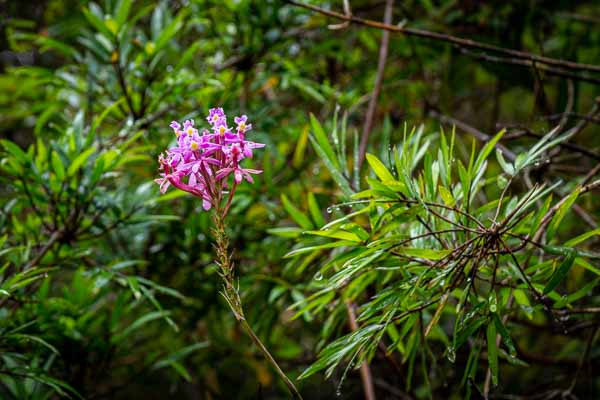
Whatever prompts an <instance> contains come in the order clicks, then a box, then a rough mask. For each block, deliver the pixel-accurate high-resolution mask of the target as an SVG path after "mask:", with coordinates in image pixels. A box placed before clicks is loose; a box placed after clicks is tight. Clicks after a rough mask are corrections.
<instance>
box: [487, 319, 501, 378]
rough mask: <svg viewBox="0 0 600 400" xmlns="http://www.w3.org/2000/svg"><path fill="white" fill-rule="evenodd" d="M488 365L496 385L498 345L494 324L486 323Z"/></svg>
mask: <svg viewBox="0 0 600 400" xmlns="http://www.w3.org/2000/svg"><path fill="white" fill-rule="evenodd" d="M486 337H487V349H488V354H487V357H488V365H489V367H490V372H491V373H492V382H493V383H494V386H496V385H498V346H497V345H496V324H494V323H493V322H490V323H488V326H487V329H486Z"/></svg>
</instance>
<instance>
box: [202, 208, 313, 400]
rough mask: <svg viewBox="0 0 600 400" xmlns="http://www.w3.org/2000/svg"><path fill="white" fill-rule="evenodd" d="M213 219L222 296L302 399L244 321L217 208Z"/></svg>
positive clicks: (276, 368) (223, 226)
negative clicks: (221, 281)
mask: <svg viewBox="0 0 600 400" xmlns="http://www.w3.org/2000/svg"><path fill="white" fill-rule="evenodd" d="M213 220H214V223H215V230H214V233H215V239H216V244H215V250H216V253H217V264H218V265H219V268H220V275H221V278H222V279H223V296H224V297H225V300H227V304H229V307H230V308H231V311H232V312H233V315H234V316H235V318H236V319H237V320H238V322H239V323H240V325H241V326H242V328H244V330H245V331H246V333H247V334H248V336H249V337H250V339H252V342H254V344H255V345H256V347H258V349H259V350H260V351H261V353H262V354H263V355H264V357H265V358H266V359H267V360H268V361H269V363H271V366H272V367H273V368H274V369H275V371H276V372H277V374H278V375H279V377H280V378H281V379H282V380H283V382H284V383H285V384H286V386H287V387H288V389H289V391H290V392H291V393H292V394H293V395H294V398H295V399H297V400H302V395H300V392H299V391H298V389H296V386H295V385H294V383H293V382H292V381H291V379H290V378H288V377H287V375H286V374H285V372H283V370H282V369H281V367H280V366H279V364H277V361H275V358H273V356H272V355H271V353H270V352H269V350H268V349H267V347H266V346H265V345H264V344H263V342H262V341H261V340H260V339H259V337H258V336H257V335H256V333H254V330H252V327H251V326H250V324H249V323H248V321H246V317H245V315H244V309H243V307H242V300H241V298H240V295H239V292H238V289H237V288H236V286H235V285H234V282H235V276H234V265H233V263H232V262H231V255H230V254H229V250H228V247H229V238H228V237H227V234H226V232H225V223H224V221H223V220H224V218H222V214H221V213H220V212H219V210H217V212H216V213H215V214H213Z"/></svg>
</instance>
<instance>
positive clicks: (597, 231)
mask: <svg viewBox="0 0 600 400" xmlns="http://www.w3.org/2000/svg"><path fill="white" fill-rule="evenodd" d="M598 235H600V228H598V229H594V230H591V231H589V232H586V233H584V234H582V235H579V236H577V237H574V238H573V239H571V240H568V241H567V242H565V247H573V246H576V245H578V244H579V243H581V242H585V241H586V240H588V239H589V238H591V237H592V236H598Z"/></svg>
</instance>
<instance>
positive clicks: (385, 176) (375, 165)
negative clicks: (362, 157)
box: [366, 153, 396, 183]
mask: <svg viewBox="0 0 600 400" xmlns="http://www.w3.org/2000/svg"><path fill="white" fill-rule="evenodd" d="M366 157H367V162H368V163H369V165H370V166H371V168H372V169H373V171H374V172H375V174H376V175H377V177H378V178H379V179H380V180H381V181H382V182H384V183H385V182H388V181H391V182H393V181H395V180H396V179H395V178H394V176H393V175H392V174H391V172H390V171H389V170H388V169H387V168H386V167H385V165H383V163H382V162H381V161H380V160H379V159H378V158H377V157H375V156H374V155H373V154H369V153H367V154H366Z"/></svg>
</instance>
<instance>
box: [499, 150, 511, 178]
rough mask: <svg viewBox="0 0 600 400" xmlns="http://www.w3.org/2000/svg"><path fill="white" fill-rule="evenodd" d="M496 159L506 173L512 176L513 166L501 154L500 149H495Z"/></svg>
mask: <svg viewBox="0 0 600 400" xmlns="http://www.w3.org/2000/svg"><path fill="white" fill-rule="evenodd" d="M496 159H497V160H498V164H500V167H501V168H502V170H503V171H504V173H506V174H507V175H510V176H514V175H515V167H514V166H513V165H512V164H509V163H508V162H507V161H506V160H505V159H504V156H503V155H502V150H500V149H496Z"/></svg>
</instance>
